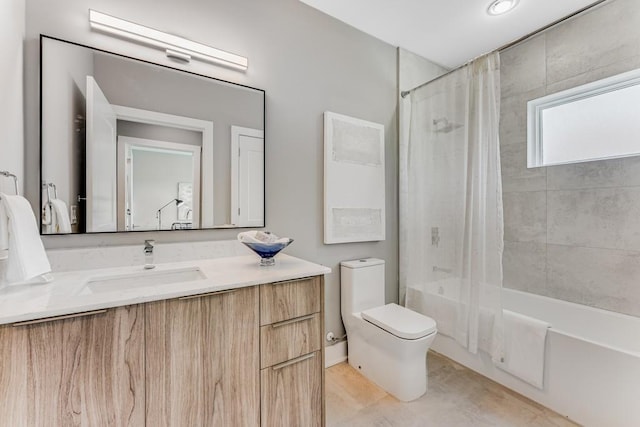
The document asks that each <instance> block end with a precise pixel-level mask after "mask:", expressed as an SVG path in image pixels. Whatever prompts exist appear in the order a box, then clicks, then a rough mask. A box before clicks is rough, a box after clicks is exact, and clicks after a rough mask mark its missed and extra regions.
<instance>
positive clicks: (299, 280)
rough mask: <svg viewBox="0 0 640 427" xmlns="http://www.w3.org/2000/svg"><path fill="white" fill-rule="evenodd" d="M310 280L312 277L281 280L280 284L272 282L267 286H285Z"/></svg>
mask: <svg viewBox="0 0 640 427" xmlns="http://www.w3.org/2000/svg"><path fill="white" fill-rule="evenodd" d="M311 279H313V277H299V278H297V279H291V280H283V281H282V282H273V283H269V284H270V285H286V284H287V283H294V282H302V281H305V280H311Z"/></svg>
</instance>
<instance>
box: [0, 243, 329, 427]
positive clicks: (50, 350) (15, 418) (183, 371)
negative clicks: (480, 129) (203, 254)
mask: <svg viewBox="0 0 640 427" xmlns="http://www.w3.org/2000/svg"><path fill="white" fill-rule="evenodd" d="M189 269H191V270H189ZM184 271H191V272H194V271H195V272H198V273H200V274H201V275H202V277H203V278H201V277H200V276H197V275H196V276H194V275H187V276H188V277H190V278H192V280H191V279H189V280H187V279H185V278H184V277H187V276H182V275H180V274H177V273H176V272H184ZM163 272H166V274H164V273H163ZM328 272H330V270H329V269H328V268H327V267H324V266H321V265H317V264H313V263H310V262H306V261H303V260H300V259H297V258H293V257H290V256H287V255H279V256H278V264H277V265H276V266H274V267H269V268H260V267H259V266H258V263H257V261H256V258H255V257H254V256H238V257H227V258H219V259H213V260H206V261H195V262H184V263H172V264H171V265H159V266H158V267H157V271H154V270H150V271H149V274H151V275H155V277H156V278H157V280H158V283H161V284H160V285H157V286H149V285H146V286H138V287H136V286H130V287H128V288H126V289H119V288H118V287H117V286H118V284H122V283H124V282H122V280H125V281H126V280H130V279H131V278H133V279H131V280H133V281H134V282H135V281H143V282H144V281H145V280H148V278H147V276H145V274H147V273H146V272H144V271H142V267H122V268H114V269H105V270H85V271H78V272H68V273H59V274H56V280H55V281H54V282H53V283H51V284H45V285H33V286H27V287H25V288H24V289H19V288H15V289H5V290H3V291H2V292H3V293H2V295H1V296H0V323H1V325H0V360H2V364H1V365H0V414H1V415H0V426H12V427H13V426H23V425H28V426H31V425H51V426H58V425H60V426H62V425H65V426H66V425H85V426H96V425H129V426H144V425H149V426H163V425H167V426H169V425H173V426H186V425H188V426H205V425H212V426H213V425H220V426H258V425H262V426H280V425H281V426H292V425H304V426H314V425H317V426H321V425H324V393H323V391H324V355H323V353H324V352H323V351H322V336H323V329H324V303H323V301H324V277H323V275H324V274H326V273H328ZM167 275H173V277H178V279H177V280H185V281H184V282H170V281H169V283H167V279H166V276H167ZM149 277H154V276H149ZM194 277H195V278H194ZM96 278H98V279H96ZM110 280H111V281H112V282H110ZM104 283H107V284H110V285H111V286H112V287H113V289H112V290H109V289H108V288H107V287H105V286H106V285H104V286H102V287H100V286H99V285H100V284H104ZM87 289H89V291H87Z"/></svg>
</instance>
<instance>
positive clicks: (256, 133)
mask: <svg viewBox="0 0 640 427" xmlns="http://www.w3.org/2000/svg"><path fill="white" fill-rule="evenodd" d="M256 154H258V155H261V156H262V157H261V158H258V160H259V161H258V163H259V166H260V167H261V168H260V169H259V170H257V169H256V170H254V169H252V168H251V162H250V158H249V157H250V156H251V155H254V156H255V155H256ZM254 159H255V157H254ZM264 177H265V173H264V131H263V130H260V129H252V128H246V127H242V126H231V224H232V225H234V226H236V227H264V225H265V222H264V209H265V204H264V194H265V182H264V181H265V179H264ZM252 178H253V179H255V178H257V179H258V180H261V181H262V182H261V185H257V186H256V188H258V187H259V190H258V193H257V194H256V193H254V192H252V191H251V190H252V189H251V181H252ZM252 203H253V204H254V206H260V207H259V208H258V210H257V211H256V210H255V209H253V208H252V206H251V204H252Z"/></svg>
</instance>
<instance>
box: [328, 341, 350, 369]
mask: <svg viewBox="0 0 640 427" xmlns="http://www.w3.org/2000/svg"><path fill="white" fill-rule="evenodd" d="M345 360H347V342H346V341H341V342H339V343H338V344H335V345H330V346H327V347H325V348H324V367H325V368H328V367H329V366H333V365H337V364H338V363H340V362H344V361H345Z"/></svg>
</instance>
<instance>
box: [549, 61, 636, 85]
mask: <svg viewBox="0 0 640 427" xmlns="http://www.w3.org/2000/svg"><path fill="white" fill-rule="evenodd" d="M638 67H640V53H638V54H637V55H636V56H633V57H630V58H624V59H622V60H620V61H618V62H614V63H613V64H608V65H606V66H604V67H599V68H592V69H589V70H588V71H585V72H584V73H582V74H578V75H575V76H571V77H569V78H567V79H564V80H560V81H558V82H554V83H551V84H548V85H547V89H546V94H547V95H550V94H552V93H556V92H560V91H563V90H566V89H571V88H574V87H576V86H582V85H584V84H587V83H592V82H595V81H598V80H602V79H605V78H607V77H611V76H615V75H617V74H620V73H625V72H627V71H632V70H635V69H636V68H638Z"/></svg>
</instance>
